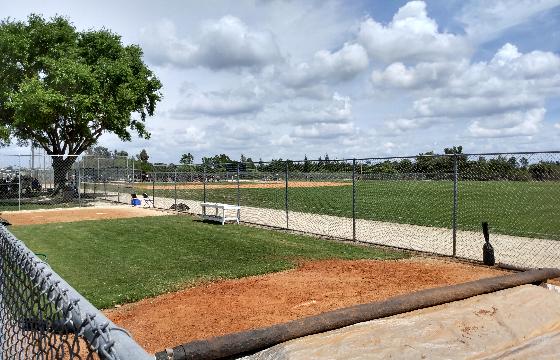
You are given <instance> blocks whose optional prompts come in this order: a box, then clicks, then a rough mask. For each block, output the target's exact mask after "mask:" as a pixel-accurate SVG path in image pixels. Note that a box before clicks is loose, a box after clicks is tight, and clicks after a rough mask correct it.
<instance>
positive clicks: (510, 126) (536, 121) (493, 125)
mask: <svg viewBox="0 0 560 360" xmlns="http://www.w3.org/2000/svg"><path fill="white" fill-rule="evenodd" d="M545 113H546V110H545V109H544V108H538V109H531V110H529V111H519V112H512V113H507V114H504V115H501V116H495V117H486V118H484V119H483V120H481V121H479V120H476V121H474V122H473V123H472V124H471V125H470V126H469V128H468V131H469V133H470V134H471V135H472V136H480V137H510V136H530V135H535V134H537V133H538V132H539V129H540V128H541V126H542V122H543V119H544V115H545Z"/></svg>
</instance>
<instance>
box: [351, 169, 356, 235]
mask: <svg viewBox="0 0 560 360" xmlns="http://www.w3.org/2000/svg"><path fill="white" fill-rule="evenodd" d="M352 240H354V241H356V159H355V158H354V159H352Z"/></svg>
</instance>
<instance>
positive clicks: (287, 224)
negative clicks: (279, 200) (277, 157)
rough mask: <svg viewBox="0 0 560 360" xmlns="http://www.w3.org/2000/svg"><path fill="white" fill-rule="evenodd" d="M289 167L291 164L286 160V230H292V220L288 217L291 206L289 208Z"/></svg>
mask: <svg viewBox="0 0 560 360" xmlns="http://www.w3.org/2000/svg"><path fill="white" fill-rule="evenodd" d="M288 166H289V163H288V160H286V174H285V175H284V182H285V186H284V198H285V199H284V200H285V205H286V229H289V228H290V221H289V220H290V218H289V215H288V209H289V206H288V171H289V170H288Z"/></svg>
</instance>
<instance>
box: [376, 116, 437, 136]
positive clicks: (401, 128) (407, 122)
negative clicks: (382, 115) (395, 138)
mask: <svg viewBox="0 0 560 360" xmlns="http://www.w3.org/2000/svg"><path fill="white" fill-rule="evenodd" d="M438 121H439V119H435V118H411V119H407V118H400V119H395V120H388V121H386V122H385V126H386V127H387V130H388V132H387V135H399V134H402V133H405V132H408V131H412V130H417V129H426V128H429V127H430V126H432V125H433V124H435V123H437V122H438Z"/></svg>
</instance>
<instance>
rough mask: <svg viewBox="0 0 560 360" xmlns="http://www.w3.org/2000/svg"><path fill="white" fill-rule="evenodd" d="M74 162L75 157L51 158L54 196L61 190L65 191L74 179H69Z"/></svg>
mask: <svg viewBox="0 0 560 360" xmlns="http://www.w3.org/2000/svg"><path fill="white" fill-rule="evenodd" d="M75 161H76V157H75V156H68V157H67V158H66V159H65V158H63V157H62V156H53V157H52V167H53V172H54V175H53V177H54V194H58V193H59V192H60V191H61V190H65V189H66V188H67V185H68V183H69V182H74V180H75V179H72V178H69V173H70V170H72V165H73V164H74V162H75Z"/></svg>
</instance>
